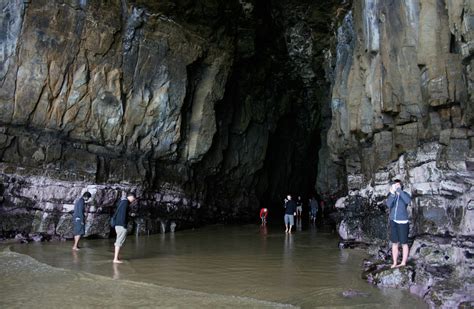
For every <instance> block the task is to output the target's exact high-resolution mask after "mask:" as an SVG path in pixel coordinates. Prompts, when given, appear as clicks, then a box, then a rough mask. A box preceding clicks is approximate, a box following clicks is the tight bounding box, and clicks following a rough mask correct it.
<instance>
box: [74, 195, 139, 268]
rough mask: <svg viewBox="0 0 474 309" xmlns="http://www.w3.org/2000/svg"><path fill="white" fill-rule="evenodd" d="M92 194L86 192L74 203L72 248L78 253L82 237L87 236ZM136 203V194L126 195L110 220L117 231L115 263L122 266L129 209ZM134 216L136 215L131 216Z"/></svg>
mask: <svg viewBox="0 0 474 309" xmlns="http://www.w3.org/2000/svg"><path fill="white" fill-rule="evenodd" d="M91 196H92V195H91V194H90V192H87V191H86V192H84V193H83V194H82V196H81V197H80V198H78V199H77V200H76V201H75V202H74V213H73V215H72V218H73V221H72V224H73V234H74V245H73V246H72V250H74V251H77V250H80V249H79V240H80V239H81V236H82V235H84V234H85V217H84V213H85V204H86V203H87V202H88V201H89V200H90V198H91ZM135 201H136V196H135V193H132V192H129V193H127V194H126V195H124V196H123V197H122V198H121V199H120V201H119V202H118V204H117V207H116V209H115V212H114V214H113V216H112V218H111V219H110V225H111V226H112V227H113V228H114V229H115V233H116V234H117V237H116V240H115V243H114V247H115V250H114V259H113V262H114V263H117V264H121V263H122V260H120V257H119V254H120V248H121V247H122V246H123V244H124V243H125V239H126V238H127V224H128V208H129V206H130V204H132V203H134V202H135ZM131 215H132V216H133V215H134V214H131Z"/></svg>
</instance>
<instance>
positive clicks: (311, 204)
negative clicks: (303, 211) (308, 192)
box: [309, 196, 318, 222]
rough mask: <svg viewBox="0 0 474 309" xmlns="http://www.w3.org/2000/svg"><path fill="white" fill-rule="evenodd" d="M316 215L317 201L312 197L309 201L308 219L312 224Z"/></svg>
mask: <svg viewBox="0 0 474 309" xmlns="http://www.w3.org/2000/svg"><path fill="white" fill-rule="evenodd" d="M317 215H318V200H317V199H316V198H315V197H314V196H312V197H311V198H310V199H309V218H310V220H311V221H312V222H316V217H317Z"/></svg>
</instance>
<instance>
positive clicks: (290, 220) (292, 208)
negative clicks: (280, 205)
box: [284, 194, 296, 233]
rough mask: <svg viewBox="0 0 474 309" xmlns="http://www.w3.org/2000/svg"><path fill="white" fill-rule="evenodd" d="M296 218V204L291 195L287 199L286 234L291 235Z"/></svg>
mask: <svg viewBox="0 0 474 309" xmlns="http://www.w3.org/2000/svg"><path fill="white" fill-rule="evenodd" d="M295 216H296V203H295V201H293V200H292V199H291V195H290V194H288V195H287V196H286V199H285V217H284V221H285V227H286V229H285V233H291V228H292V227H293V225H294V224H295Z"/></svg>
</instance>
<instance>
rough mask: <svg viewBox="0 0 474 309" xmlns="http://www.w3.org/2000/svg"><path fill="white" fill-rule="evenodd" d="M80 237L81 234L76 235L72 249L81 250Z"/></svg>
mask: <svg viewBox="0 0 474 309" xmlns="http://www.w3.org/2000/svg"><path fill="white" fill-rule="evenodd" d="M79 239H81V235H75V236H74V246H72V250H79V247H78V245H79Z"/></svg>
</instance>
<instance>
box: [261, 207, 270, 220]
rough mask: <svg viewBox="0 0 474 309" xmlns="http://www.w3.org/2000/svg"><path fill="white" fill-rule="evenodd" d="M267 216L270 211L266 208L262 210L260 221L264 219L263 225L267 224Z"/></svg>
mask: <svg viewBox="0 0 474 309" xmlns="http://www.w3.org/2000/svg"><path fill="white" fill-rule="evenodd" d="M267 215H268V209H266V208H262V209H260V219H262V224H265V223H267Z"/></svg>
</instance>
